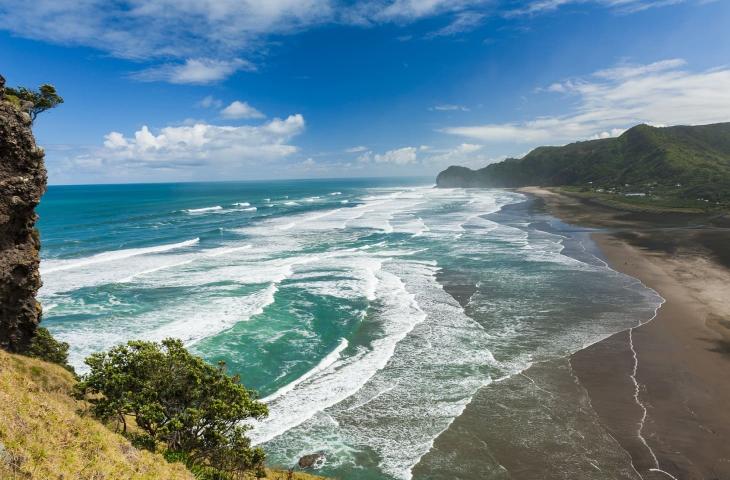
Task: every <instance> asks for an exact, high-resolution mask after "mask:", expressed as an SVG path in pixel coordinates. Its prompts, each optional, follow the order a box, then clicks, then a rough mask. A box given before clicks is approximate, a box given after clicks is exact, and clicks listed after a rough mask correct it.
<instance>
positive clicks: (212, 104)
mask: <svg viewBox="0 0 730 480" xmlns="http://www.w3.org/2000/svg"><path fill="white" fill-rule="evenodd" d="M195 106H196V107H200V108H221V107H222V106H223V102H222V101H220V100H218V99H217V98H215V97H214V96H213V95H208V96H206V97H204V98H203V99H202V100H200V101H199V102H198V103H196V104H195Z"/></svg>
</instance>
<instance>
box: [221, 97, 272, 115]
mask: <svg viewBox="0 0 730 480" xmlns="http://www.w3.org/2000/svg"><path fill="white" fill-rule="evenodd" d="M221 116H222V117H223V118H230V119H240V118H265V117H266V115H264V114H263V113H261V112H259V111H258V110H256V109H255V108H253V107H252V106H251V105H249V104H248V103H247V102H240V101H238V100H236V101H234V102H232V103H231V104H230V105H228V106H227V107H226V108H224V109H223V110H221Z"/></svg>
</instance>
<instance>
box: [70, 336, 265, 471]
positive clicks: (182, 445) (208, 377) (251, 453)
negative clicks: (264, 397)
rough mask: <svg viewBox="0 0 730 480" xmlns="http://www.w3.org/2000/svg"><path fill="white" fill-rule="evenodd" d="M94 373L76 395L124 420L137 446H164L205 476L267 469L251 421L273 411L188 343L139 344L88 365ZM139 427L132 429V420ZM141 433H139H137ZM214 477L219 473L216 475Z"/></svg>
mask: <svg viewBox="0 0 730 480" xmlns="http://www.w3.org/2000/svg"><path fill="white" fill-rule="evenodd" d="M85 362H86V364H87V365H88V366H89V368H90V372H89V373H88V374H86V375H84V377H83V378H82V379H81V381H80V382H79V383H78V384H77V385H76V389H75V395H76V397H77V398H79V399H84V400H86V401H88V402H89V403H90V404H91V411H92V413H93V414H94V415H95V416H96V417H98V418H100V419H101V420H104V421H110V420H111V421H118V422H119V425H120V426H121V428H122V431H123V432H122V433H124V434H126V435H127V436H128V437H134V442H135V444H137V445H140V446H142V447H145V448H148V449H150V450H154V449H156V447H157V446H158V445H160V444H161V445H163V446H164V450H165V455H166V456H167V457H168V458H170V459H173V458H174V459H178V460H183V461H184V462H185V463H186V464H187V465H188V466H189V467H190V468H191V470H192V471H193V472H195V471H198V472H207V473H206V474H205V475H204V477H205V478H227V477H230V476H233V475H237V474H241V473H243V472H250V471H252V470H253V471H256V472H259V471H262V469H263V461H264V453H263V451H262V450H261V449H259V448H253V447H252V446H251V442H250V440H249V439H248V438H247V437H246V435H245V433H246V431H247V429H248V428H250V427H248V426H246V425H245V424H243V421H245V420H246V419H251V418H263V417H264V416H266V415H267V414H268V410H267V408H266V405H264V404H263V403H260V402H257V401H256V399H255V396H254V394H253V393H252V392H250V391H249V390H247V389H246V388H245V387H244V386H243V385H241V384H240V383H239V378H238V376H233V377H229V376H228V375H227V374H226V371H225V364H224V363H222V362H221V363H219V364H218V366H217V367H214V366H211V365H209V364H207V363H206V362H205V361H203V359H201V358H200V357H197V356H195V355H192V354H190V353H189V352H188V351H187V350H186V349H185V348H184V347H183V344H182V342H181V341H180V340H176V339H166V340H163V341H162V342H161V344H160V343H154V342H143V341H133V342H128V343H127V344H126V345H118V346H116V347H114V348H112V349H111V350H109V351H108V352H102V353H96V354H93V355H91V356H90V357H88V358H87V359H86V361H85ZM130 418H131V419H133V420H134V423H135V424H136V427H138V428H134V425H128V422H129V419H130ZM133 430H134V431H133ZM210 472H215V473H214V474H213V473H210Z"/></svg>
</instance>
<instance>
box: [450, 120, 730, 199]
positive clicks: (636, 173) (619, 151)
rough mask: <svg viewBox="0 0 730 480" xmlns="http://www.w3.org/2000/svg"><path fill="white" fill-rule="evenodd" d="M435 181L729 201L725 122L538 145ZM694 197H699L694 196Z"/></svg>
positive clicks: (643, 128)
mask: <svg viewBox="0 0 730 480" xmlns="http://www.w3.org/2000/svg"><path fill="white" fill-rule="evenodd" d="M436 183H437V185H438V186H439V187H522V186H527V185H541V186H577V187H584V188H586V189H592V190H596V191H606V192H613V193H623V194H626V193H634V194H644V195H646V196H647V197H653V198H657V199H665V200H666V199H668V198H671V199H677V200H679V201H687V202H698V201H699V202H704V203H706V204H712V205H715V204H717V203H720V204H728V203H730V123H717V124H713V125H700V126H676V127H665V128H657V127H650V126H648V125H637V126H635V127H633V128H631V129H629V130H627V131H626V132H625V133H623V134H622V135H621V136H619V137H616V138H606V139H601V140H591V141H587V142H577V143H571V144H569V145H565V146H562V147H538V148H536V149H534V150H533V151H531V152H530V153H528V154H527V155H525V156H524V157H523V158H521V159H515V158H510V159H507V160H505V161H503V162H500V163H495V164H492V165H489V166H487V167H484V168H482V169H479V170H471V169H468V168H464V167H454V166H452V167H449V168H448V169H446V170H444V171H443V172H441V173H440V174H439V175H438V177H437V181H436ZM698 199H699V200H698Z"/></svg>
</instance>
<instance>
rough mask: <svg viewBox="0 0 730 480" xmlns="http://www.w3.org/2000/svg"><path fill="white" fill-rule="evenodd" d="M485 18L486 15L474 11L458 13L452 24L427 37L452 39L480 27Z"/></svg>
mask: <svg viewBox="0 0 730 480" xmlns="http://www.w3.org/2000/svg"><path fill="white" fill-rule="evenodd" d="M485 17H486V15H485V14H483V13H479V12H473V11H468V12H460V13H457V14H456V15H455V16H454V19H453V20H452V21H451V23H449V24H448V25H446V26H445V27H441V28H439V29H438V30H436V31H433V32H431V33H429V34H428V35H426V37H427V38H435V37H452V36H454V35H458V34H460V33H464V32H470V31H472V30H474V29H476V28H477V27H479V26H480V25H481V24H482V21H483V20H484V18H485Z"/></svg>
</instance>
